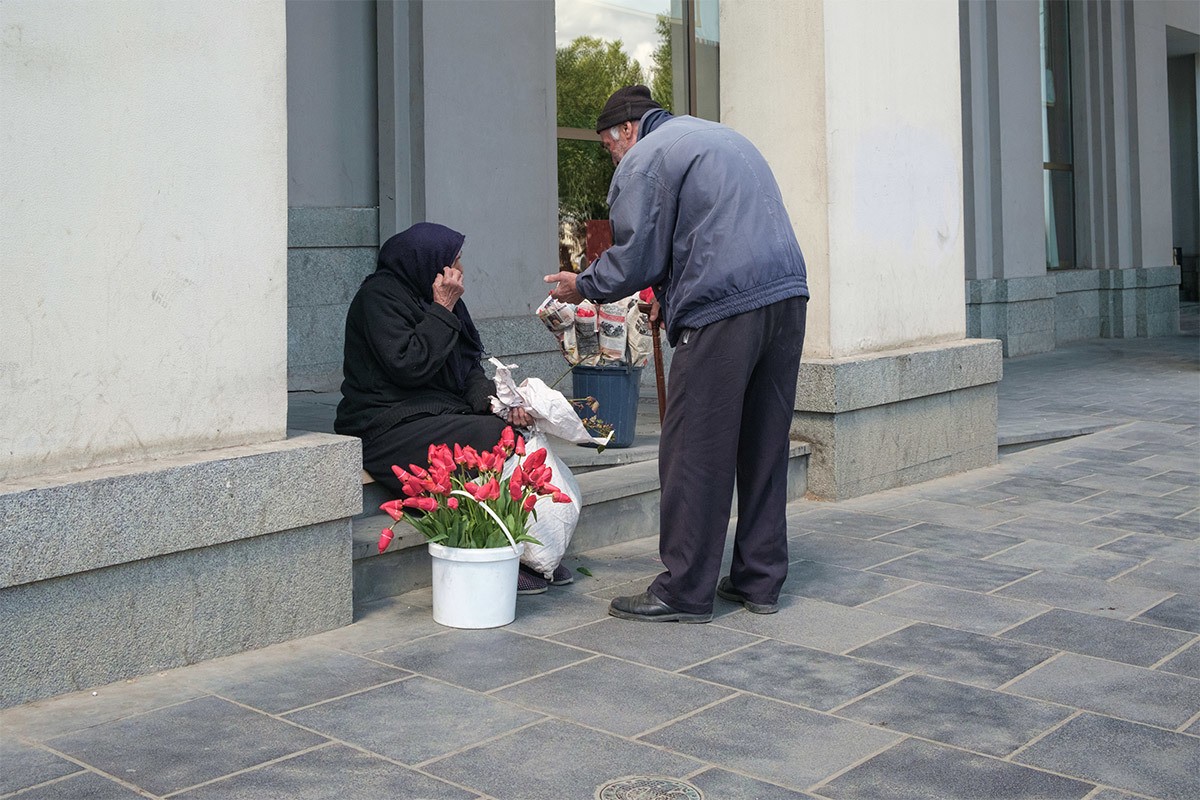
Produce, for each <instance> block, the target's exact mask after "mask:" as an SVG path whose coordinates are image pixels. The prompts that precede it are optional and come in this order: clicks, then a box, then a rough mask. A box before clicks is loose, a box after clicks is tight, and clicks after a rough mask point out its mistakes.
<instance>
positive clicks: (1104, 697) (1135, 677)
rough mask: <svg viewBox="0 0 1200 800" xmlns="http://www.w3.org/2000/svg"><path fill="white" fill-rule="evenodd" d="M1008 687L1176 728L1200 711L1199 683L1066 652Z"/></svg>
mask: <svg viewBox="0 0 1200 800" xmlns="http://www.w3.org/2000/svg"><path fill="white" fill-rule="evenodd" d="M1006 691H1009V692H1012V693H1014V694H1019V695H1024V696H1026V697H1033V698H1037V699H1039V700H1049V701H1051V702H1054V703H1063V704H1065V705H1071V706H1075V707H1076V708H1082V709H1085V710H1088V711H1096V712H1098V713H1101V714H1110V715H1112V716H1114V717H1121V718H1123V719H1128V720H1133V721H1134V722H1144V723H1146V724H1148V725H1159V726H1163V727H1167V728H1175V727H1178V726H1179V725H1182V724H1183V723H1184V722H1186V721H1188V720H1189V719H1191V718H1192V716H1193V715H1195V714H1196V713H1197V712H1198V711H1200V681H1197V680H1192V679H1190V678H1184V677H1181V676H1179V675H1171V674H1167V673H1162V672H1158V671H1156V670H1148V669H1142V668H1141V667H1134V666H1130V665H1128V664H1118V663H1116V662H1113V661H1104V660H1102V659H1098V658H1089V657H1088V656H1081V655H1076V654H1074V653H1067V654H1065V655H1063V656H1060V657H1059V658H1056V659H1055V660H1054V661H1051V662H1050V663H1048V664H1044V665H1042V666H1041V667H1039V668H1038V669H1036V670H1034V671H1033V672H1031V673H1029V674H1028V675H1026V676H1024V677H1023V678H1021V679H1020V680H1018V681H1017V682H1016V683H1014V684H1012V685H1011V686H1009V687H1007V689H1006Z"/></svg>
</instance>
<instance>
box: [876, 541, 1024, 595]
mask: <svg viewBox="0 0 1200 800" xmlns="http://www.w3.org/2000/svg"><path fill="white" fill-rule="evenodd" d="M871 571H872V572H879V573H883V574H885V575H892V576H894V577H897V578H905V579H908V580H914V581H923V582H925V583H937V584H941V585H943V586H950V587H952V588H955V589H967V590H968V591H976V592H988V591H991V590H993V589H999V588H1000V587H1001V586H1006V585H1008V584H1010V583H1012V582H1013V581H1015V580H1019V579H1021V578H1024V577H1026V576H1027V575H1031V574H1033V570H1031V569H1024V568H1022V567H1014V566H1008V565H1005V564H994V563H992V562H991V561H980V560H978V559H974V558H960V557H958V556H952V555H947V554H946V553H938V552H936V551H933V550H924V551H922V552H919V553H913V554H912V555H910V556H905V557H904V558H901V559H899V560H897V561H889V562H888V563H886V564H881V565H880V566H877V567H872V568H871Z"/></svg>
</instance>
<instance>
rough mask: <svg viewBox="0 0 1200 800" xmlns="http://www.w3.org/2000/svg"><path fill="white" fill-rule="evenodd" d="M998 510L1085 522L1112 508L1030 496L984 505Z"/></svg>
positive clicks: (1043, 517) (1063, 520) (1101, 515)
mask: <svg viewBox="0 0 1200 800" xmlns="http://www.w3.org/2000/svg"><path fill="white" fill-rule="evenodd" d="M984 508H990V509H994V510H998V511H1006V512H1009V513H1012V514H1020V515H1021V516H1025V517H1037V518H1039V519H1049V520H1059V521H1061V522H1074V523H1084V522H1088V521H1089V520H1093V519H1097V518H1098V517H1103V516H1104V515H1105V514H1107V513H1109V511H1110V510H1111V509H1105V508H1097V507H1096V506H1091V505H1084V504H1082V503H1060V502H1058V501H1057V500H1040V499H1036V498H1032V499H1031V498H1028V497H1014V498H1010V499H1008V500H1001V501H1000V502H998V503H992V504H990V505H987V506H984Z"/></svg>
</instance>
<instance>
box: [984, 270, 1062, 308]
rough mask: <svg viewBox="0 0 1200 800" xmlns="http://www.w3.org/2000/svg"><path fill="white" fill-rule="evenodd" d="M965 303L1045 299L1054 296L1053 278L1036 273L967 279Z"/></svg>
mask: <svg viewBox="0 0 1200 800" xmlns="http://www.w3.org/2000/svg"><path fill="white" fill-rule="evenodd" d="M966 292H967V303H969V304H980V303H1012V302H1016V301H1018V300H1047V299H1049V298H1052V297H1054V294H1055V287H1054V278H1053V277H1051V276H1049V275H1038V276H1032V277H1028V278H990V279H984V280H968V281H967V285H966Z"/></svg>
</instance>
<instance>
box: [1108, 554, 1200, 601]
mask: <svg viewBox="0 0 1200 800" xmlns="http://www.w3.org/2000/svg"><path fill="white" fill-rule="evenodd" d="M1115 582H1117V583H1132V584H1135V585H1137V586H1146V587H1149V588H1151V589H1161V590H1163V591H1164V592H1180V593H1183V594H1189V595H1193V596H1198V597H1200V566H1192V565H1190V564H1180V563H1179V562H1177V561H1159V560H1157V559H1153V560H1151V561H1148V562H1146V563H1145V564H1143V565H1142V566H1140V567H1138V568H1137V569H1135V570H1131V571H1130V572H1127V573H1125V574H1124V575H1122V576H1121V577H1119V578H1117V579H1116V581H1115Z"/></svg>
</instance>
